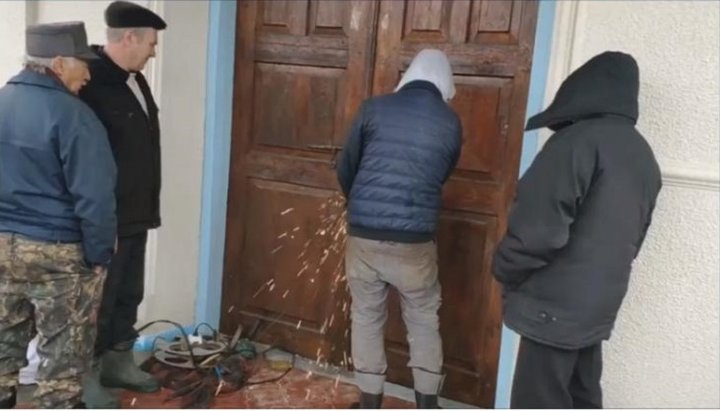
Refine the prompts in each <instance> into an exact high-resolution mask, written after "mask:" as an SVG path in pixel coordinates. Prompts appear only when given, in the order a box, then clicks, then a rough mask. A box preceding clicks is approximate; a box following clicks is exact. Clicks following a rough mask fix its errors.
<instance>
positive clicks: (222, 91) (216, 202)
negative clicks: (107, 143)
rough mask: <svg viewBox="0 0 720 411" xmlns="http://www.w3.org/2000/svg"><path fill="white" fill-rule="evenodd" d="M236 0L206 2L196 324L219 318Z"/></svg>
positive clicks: (543, 4)
mask: <svg viewBox="0 0 720 411" xmlns="http://www.w3.org/2000/svg"><path fill="white" fill-rule="evenodd" d="M236 7H237V4H236V2H235V1H220V0H213V1H211V2H210V35H209V38H208V56H207V65H208V69H207V97H206V102H205V113H206V114H205V118H206V120H205V154H204V155H205V157H204V164H203V199H202V215H201V226H200V267H199V275H198V284H197V288H198V289H197V297H196V305H195V323H196V324H199V323H201V322H207V323H209V324H210V325H212V326H213V327H217V325H218V323H219V321H220V299H221V289H222V264H223V256H224V249H225V243H224V242H225V216H226V211H227V189H228V170H229V169H230V137H231V129H232V87H230V85H231V84H232V83H233V72H234V56H235V29H236V28H235V16H236V10H237V9H236ZM554 17H555V2H554V1H553V0H541V1H540V9H539V15H538V23H537V31H536V35H535V50H534V51H533V67H532V71H531V74H530V90H529V96H528V106H527V113H528V116H530V115H532V114H535V113H537V112H539V111H540V110H541V109H542V104H543V99H544V96H545V82H546V79H547V71H548V66H549V62H550V48H551V44H552V31H553V21H554ZM537 144H538V132H537V131H532V132H528V133H525V136H524V140H523V146H522V155H521V160H520V173H521V174H522V173H523V172H525V170H526V169H527V168H528V167H529V166H530V163H531V162H532V160H533V158H534V157H535V153H536V151H537ZM518 339H519V338H518V336H517V334H515V333H513V332H512V331H510V330H509V329H507V328H506V327H504V326H503V330H502V336H501V347H500V363H499V369H498V379H497V389H496V395H495V407H496V408H508V407H509V405H510V388H511V385H512V374H513V369H514V367H515V347H516V346H517V344H518Z"/></svg>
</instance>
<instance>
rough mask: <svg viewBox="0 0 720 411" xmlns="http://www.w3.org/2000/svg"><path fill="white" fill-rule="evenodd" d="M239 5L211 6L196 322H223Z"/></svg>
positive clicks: (215, 3) (217, 3)
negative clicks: (222, 291)
mask: <svg viewBox="0 0 720 411" xmlns="http://www.w3.org/2000/svg"><path fill="white" fill-rule="evenodd" d="M236 11H237V3H236V2H235V1H220V0H214V1H211V2H210V16H209V18H210V24H209V36H208V54H207V95H206V98H205V148H204V160H203V191H202V214H201V217H200V267H199V271H198V282H197V294H196V297H195V323H196V324H199V323H203V322H206V323H208V324H210V325H211V326H213V327H217V326H218V325H219V323H220V299H221V290H222V266H223V256H224V250H225V216H226V211H227V190H228V170H229V169H230V140H231V132H232V97H233V87H232V84H233V74H234V71H235V70H234V62H235V15H236Z"/></svg>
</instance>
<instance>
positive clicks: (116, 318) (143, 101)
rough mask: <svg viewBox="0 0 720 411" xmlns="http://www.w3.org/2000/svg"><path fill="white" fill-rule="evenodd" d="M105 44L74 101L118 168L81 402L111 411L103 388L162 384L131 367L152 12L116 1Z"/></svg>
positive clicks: (152, 115)
mask: <svg viewBox="0 0 720 411" xmlns="http://www.w3.org/2000/svg"><path fill="white" fill-rule="evenodd" d="M105 21H106V23H107V26H108V28H107V44H106V45H105V46H104V47H103V46H93V50H94V51H95V52H96V53H97V54H98V56H99V57H100V58H99V59H98V60H96V61H95V62H93V63H92V64H90V73H91V76H92V80H91V81H90V83H89V84H88V85H87V86H86V87H85V88H84V89H83V91H82V92H81V94H80V97H81V98H82V99H83V100H84V101H85V102H86V103H87V104H88V105H89V106H90V107H91V108H92V109H93V110H94V111H95V113H96V114H97V116H98V117H99V118H100V120H101V121H102V122H103V124H104V125H105V128H106V129H107V132H108V138H109V140H110V145H111V147H112V150H113V154H114V155H115V161H116V163H117V167H118V184H117V187H116V197H117V216H118V249H117V254H116V255H115V257H114V258H113V261H112V264H111V266H110V268H109V270H108V278H107V281H106V284H105V290H104V293H103V299H102V305H101V308H100V315H99V319H98V337H97V343H96V351H95V354H96V359H97V361H96V362H95V366H94V367H93V369H92V372H89V373H87V374H86V376H85V379H84V382H83V383H84V389H85V395H84V397H83V399H84V401H85V402H86V404H87V405H88V407H92V408H117V407H118V402H117V398H116V396H114V395H113V394H112V393H111V392H110V391H109V390H107V389H106V388H110V387H113V388H115V387H117V388H125V389H128V390H132V391H138V392H153V391H157V390H159V389H160V384H159V383H158V381H157V380H156V379H155V378H153V377H152V376H151V375H150V374H148V373H145V372H143V371H141V370H140V369H139V368H138V366H137V365H136V364H135V362H134V361H133V353H132V347H133V345H134V342H135V340H136V339H137V337H138V333H137V331H136V330H135V328H134V326H135V322H136V321H137V311H138V306H139V305H140V303H141V302H142V300H143V294H144V289H143V283H144V271H145V247H146V243H147V235H148V230H150V229H154V228H157V227H159V226H160V171H161V167H160V128H159V122H158V107H157V105H156V104H155V100H154V99H153V96H152V93H151V91H150V87H149V86H148V83H147V81H146V80H145V77H144V76H143V74H142V73H141V71H142V70H143V68H144V67H145V64H146V63H147V62H148V60H149V59H150V58H151V57H154V56H155V47H156V45H157V39H158V31H159V30H163V29H165V27H166V24H165V22H164V21H163V19H162V18H160V17H159V16H158V15H157V14H155V13H153V12H152V11H150V10H148V9H146V8H144V7H141V6H139V5H137V4H134V3H129V2H124V1H116V2H113V3H112V4H110V5H109V6H108V8H107V9H106V10H105Z"/></svg>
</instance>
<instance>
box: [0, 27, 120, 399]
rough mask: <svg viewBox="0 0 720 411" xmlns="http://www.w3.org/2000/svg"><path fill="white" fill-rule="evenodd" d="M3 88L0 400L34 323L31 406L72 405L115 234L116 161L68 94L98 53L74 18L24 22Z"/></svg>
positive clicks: (88, 114) (12, 389) (12, 395)
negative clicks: (22, 50)
mask: <svg viewBox="0 0 720 411" xmlns="http://www.w3.org/2000/svg"><path fill="white" fill-rule="evenodd" d="M25 34H26V35H25V41H26V57H25V60H26V62H25V69H24V70H22V71H21V72H20V73H19V74H18V75H16V76H15V77H13V78H12V79H10V81H8V83H7V85H5V87H2V88H0V165H1V166H0V409H2V408H13V407H14V406H15V403H16V394H17V391H16V387H17V384H18V372H19V370H20V368H22V367H23V366H24V365H26V364H27V361H26V360H25V353H26V350H27V346H28V343H29V342H30V340H31V339H32V338H33V336H34V335H35V334H37V336H38V337H39V338H38V348H37V352H38V354H39V357H40V364H39V367H38V371H37V375H36V379H37V382H38V387H37V389H36V390H35V393H34V396H33V404H32V405H33V406H34V408H74V407H80V406H81V404H80V401H81V395H82V394H81V377H82V376H83V374H84V372H85V369H86V367H87V365H88V362H89V360H90V359H91V357H92V351H93V345H94V343H95V332H96V329H97V328H96V325H97V324H96V318H97V312H98V307H99V305H100V298H101V295H102V290H103V281H104V280H105V275H106V270H107V266H108V264H109V263H110V259H111V258H112V255H113V248H114V245H115V236H116V221H115V195H114V191H115V190H114V189H115V176H116V170H115V163H114V161H113V155H112V151H111V150H110V145H109V144H108V140H107V137H106V135H105V128H104V127H103V125H102V124H101V123H100V121H99V120H98V118H97V116H95V114H94V113H93V111H92V110H91V109H90V108H88V106H87V105H85V104H83V102H82V101H80V99H78V98H77V93H78V91H79V90H80V89H81V88H82V87H83V86H84V85H85V83H86V82H87V81H88V80H89V75H88V68H87V62H88V60H89V59H93V58H97V56H95V55H94V53H92V51H91V50H90V48H89V47H88V45H87V37H86V35H85V26H84V25H83V23H81V22H72V23H54V24H40V25H35V26H29V27H28V28H27V29H26V32H25Z"/></svg>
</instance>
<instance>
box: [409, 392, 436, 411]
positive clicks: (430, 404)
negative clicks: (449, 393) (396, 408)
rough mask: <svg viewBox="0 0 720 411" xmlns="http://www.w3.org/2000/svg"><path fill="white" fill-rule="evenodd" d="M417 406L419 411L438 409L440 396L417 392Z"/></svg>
mask: <svg viewBox="0 0 720 411" xmlns="http://www.w3.org/2000/svg"><path fill="white" fill-rule="evenodd" d="M415 404H416V405H417V408H418V409H421V408H422V409H437V408H440V407H438V396H437V395H427V394H421V393H419V392H417V391H415Z"/></svg>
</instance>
